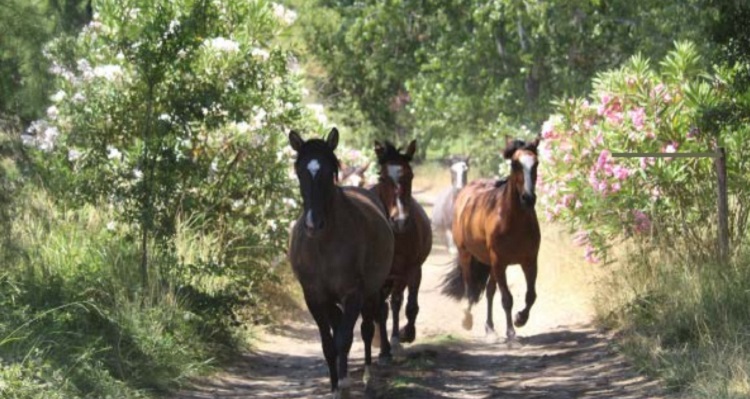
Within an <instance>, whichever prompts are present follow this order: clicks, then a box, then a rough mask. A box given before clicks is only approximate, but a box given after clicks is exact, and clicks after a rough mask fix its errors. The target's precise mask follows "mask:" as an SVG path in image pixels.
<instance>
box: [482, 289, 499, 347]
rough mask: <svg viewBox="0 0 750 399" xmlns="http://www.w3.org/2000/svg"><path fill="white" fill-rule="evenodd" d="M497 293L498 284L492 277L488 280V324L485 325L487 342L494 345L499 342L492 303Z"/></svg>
mask: <svg viewBox="0 0 750 399" xmlns="http://www.w3.org/2000/svg"><path fill="white" fill-rule="evenodd" d="M495 291H497V282H496V281H495V278H494V277H492V276H491V275H490V278H489V279H487V294H486V295H487V322H486V323H485V325H484V332H485V335H486V337H487V340H488V341H490V342H493V343H494V342H495V341H497V333H496V332H495V322H494V321H493V319H492V302H493V300H494V299H495Z"/></svg>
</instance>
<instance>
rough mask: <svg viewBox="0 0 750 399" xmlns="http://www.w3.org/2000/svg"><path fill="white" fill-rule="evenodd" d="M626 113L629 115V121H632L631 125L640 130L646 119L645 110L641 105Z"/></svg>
mask: <svg viewBox="0 0 750 399" xmlns="http://www.w3.org/2000/svg"><path fill="white" fill-rule="evenodd" d="M628 115H630V121H631V122H633V127H635V128H636V129H637V130H642V129H643V124H644V121H645V119H646V111H645V110H644V109H643V108H642V107H639V108H636V109H632V110H630V111H628Z"/></svg>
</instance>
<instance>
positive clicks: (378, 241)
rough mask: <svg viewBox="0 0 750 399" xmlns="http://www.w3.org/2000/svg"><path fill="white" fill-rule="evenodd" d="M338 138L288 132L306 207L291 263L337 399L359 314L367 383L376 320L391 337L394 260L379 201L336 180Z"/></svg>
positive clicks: (345, 384) (384, 351)
mask: <svg viewBox="0 0 750 399" xmlns="http://www.w3.org/2000/svg"><path fill="white" fill-rule="evenodd" d="M338 139H339V136H338V131H337V130H336V129H335V128H334V129H333V130H331V132H330V133H329V135H328V137H327V138H326V140H325V141H323V140H320V139H310V140H307V141H305V140H303V139H302V138H301V137H300V136H299V134H297V133H296V132H294V131H292V132H290V133H289V142H290V144H291V147H292V148H293V149H294V150H295V151H296V152H297V159H296V160H295V162H294V170H295V173H296V174H297V178H298V179H299V183H300V192H301V194H302V203H303V209H304V211H303V214H302V215H301V216H300V217H299V219H298V220H297V222H296V224H295V225H294V228H293V230H292V234H291V237H290V246H289V260H290V262H291V264H292V268H293V270H294V274H295V275H296V277H297V280H299V283H300V285H301V286H302V291H303V293H304V296H305V302H306V304H307V308H308V310H309V311H310V313H311V314H312V316H313V318H314V319H315V323H316V324H317V325H318V330H319V332H320V338H321V341H322V344H323V354H324V355H325V359H326V362H327V363H328V371H329V376H330V380H331V391H332V392H333V394H334V398H339V397H341V395H347V394H348V388H349V385H350V382H349V379H348V378H347V377H348V357H349V350H350V349H351V346H352V340H353V330H354V325H355V323H356V321H357V319H358V318H359V315H360V314H361V315H362V325H361V333H362V338H363V341H364V343H365V375H364V378H365V383H366V384H367V383H368V382H369V378H370V364H371V344H372V340H373V336H374V333H375V324H374V322H375V321H376V320H377V321H378V324H379V326H380V330H379V334H380V335H381V337H386V329H385V320H386V317H387V312H382V309H383V308H384V307H386V304H385V298H384V297H382V294H381V288H382V287H383V284H384V283H385V280H386V278H387V277H388V273H389V272H390V270H391V260H392V259H393V231H392V230H391V227H390V225H389V223H388V219H386V217H385V210H384V209H383V207H382V206H381V205H380V202H379V199H378V198H377V197H376V196H374V195H373V194H372V193H370V192H369V191H367V190H364V189H361V188H358V187H340V186H338V185H336V184H335V181H336V177H337V175H338V171H339V167H340V164H339V160H338V159H337V157H336V155H335V154H334V152H333V151H334V149H336V145H337V144H338ZM331 333H333V334H331ZM381 340H383V341H384V342H385V344H382V343H381V356H384V355H387V356H390V347H389V346H388V341H387V340H386V339H383V338H381Z"/></svg>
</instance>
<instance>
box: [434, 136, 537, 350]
mask: <svg viewBox="0 0 750 399" xmlns="http://www.w3.org/2000/svg"><path fill="white" fill-rule="evenodd" d="M538 144H539V139H536V140H535V141H533V142H530V143H526V142H523V141H521V140H513V141H510V142H509V143H508V145H507V147H506V148H505V151H504V153H503V156H504V157H505V159H507V160H510V164H511V173H510V176H509V177H508V178H507V179H506V180H498V181H496V180H487V179H482V180H477V181H473V182H471V183H469V184H468V185H467V186H466V187H464V188H463V189H462V190H461V191H460V192H459V193H458V196H457V198H456V203H455V214H454V220H453V237H454V239H455V241H456V246H457V247H458V265H457V267H456V268H455V269H453V270H452V271H451V272H449V273H448V274H447V275H446V276H445V278H444V281H443V293H444V294H446V295H448V296H451V297H453V298H456V299H459V300H460V299H462V298H467V299H468V306H467V308H466V310H465V318H464V323H463V325H464V328H466V329H471V326H472V316H471V306H472V305H473V304H475V303H477V302H478V301H479V298H480V297H481V295H482V291H483V290H484V288H485V284H486V289H487V324H486V325H485V331H486V332H487V334H488V336H489V337H492V338H494V337H495V336H496V334H495V326H494V323H493V321H492V299H493V297H494V294H495V289H496V286H495V284H497V287H499V288H500V293H501V295H502V302H503V309H504V310H505V318H506V326H507V330H506V334H507V337H508V339H509V340H512V339H513V338H515V335H516V331H515V329H514V328H513V324H514V323H512V322H511V310H512V308H513V296H511V293H510V290H509V289H508V282H507V280H506V276H505V269H506V268H507V267H508V266H509V265H512V264H520V265H521V268H522V270H523V273H524V276H525V277H526V307H525V308H524V309H523V310H522V311H520V312H519V313H518V314H517V315H516V319H515V326H516V327H521V326H523V325H525V324H526V321H528V319H529V311H530V310H531V306H532V305H533V304H534V301H535V300H536V288H535V284H536V276H537V256H538V253H539V244H540V241H541V234H540V231H539V222H538V220H537V216H536V211H535V209H534V204H535V203H536V194H535V193H534V187H535V185H536V169H537V165H538V159H537V145H538Z"/></svg>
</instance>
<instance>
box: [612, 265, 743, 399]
mask: <svg viewBox="0 0 750 399" xmlns="http://www.w3.org/2000/svg"><path fill="white" fill-rule="evenodd" d="M608 283H609V286H608V287H605V288H604V289H603V290H602V292H608V299H603V300H601V301H598V303H599V304H600V306H599V309H598V312H599V317H600V321H601V322H602V323H604V324H605V325H607V326H609V327H611V328H614V329H616V330H618V331H619V339H618V343H619V345H620V348H621V349H622V351H623V352H624V353H626V354H628V355H629V356H631V357H632V358H633V359H634V360H635V361H636V363H637V364H638V365H639V366H640V367H641V368H642V369H643V370H645V371H646V372H648V373H650V374H652V375H655V376H658V377H660V378H662V379H664V381H666V383H667V385H668V386H669V387H671V388H672V389H674V390H678V391H684V392H685V393H687V394H689V395H690V396H693V397H698V398H747V397H750V255H747V254H745V255H743V256H739V257H738V258H737V259H736V260H735V261H734V262H732V263H731V264H730V265H721V264H710V263H706V264H687V263H684V262H680V261H674V260H672V261H666V260H659V259H658V258H656V257H650V258H649V259H648V260H647V259H646V257H641V258H640V259H632V260H631V261H630V262H628V263H627V264H625V265H624V266H623V267H622V268H621V269H620V270H617V271H616V272H615V273H614V275H613V276H612V277H611V279H610V280H609V281H608Z"/></svg>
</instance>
